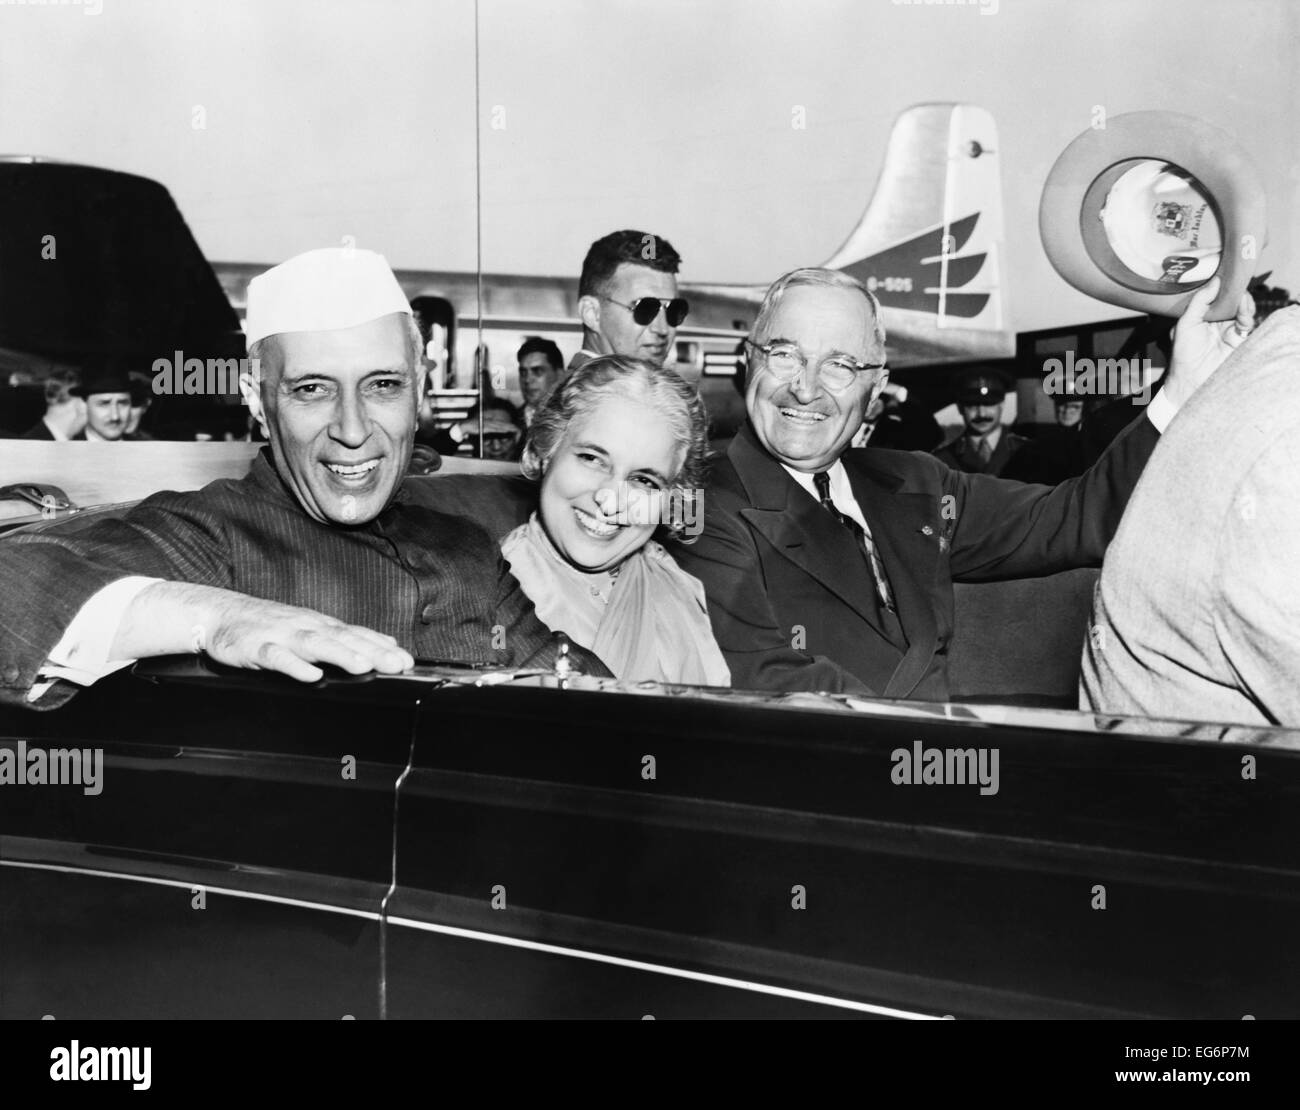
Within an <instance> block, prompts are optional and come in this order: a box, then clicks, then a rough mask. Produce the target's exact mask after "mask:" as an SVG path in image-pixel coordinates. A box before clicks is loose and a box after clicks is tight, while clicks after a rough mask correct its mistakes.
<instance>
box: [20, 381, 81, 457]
mask: <svg viewBox="0 0 1300 1110" xmlns="http://www.w3.org/2000/svg"><path fill="white" fill-rule="evenodd" d="M22 438H23V439H46V440H56V441H64V440H71V439H85V438H86V398H85V397H84V396H82V393H81V375H80V374H79V373H78V372H77V371H76V370H72V369H62V370H55V371H53V372H51V373H50V375H49V376H48V377H47V378H46V379H45V415H44V416H42V417H41V419H40V421H39V422H38V423H37V424H36V425H35V426H34V427H32V428H29V429H28V430H27V431H26V432H24V433H23V437H22Z"/></svg>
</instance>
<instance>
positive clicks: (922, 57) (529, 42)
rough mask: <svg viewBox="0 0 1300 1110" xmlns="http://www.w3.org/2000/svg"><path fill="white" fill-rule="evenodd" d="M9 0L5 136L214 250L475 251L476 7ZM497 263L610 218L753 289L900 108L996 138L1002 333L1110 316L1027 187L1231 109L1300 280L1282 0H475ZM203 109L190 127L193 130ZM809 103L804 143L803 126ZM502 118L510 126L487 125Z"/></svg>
mask: <svg viewBox="0 0 1300 1110" xmlns="http://www.w3.org/2000/svg"><path fill="white" fill-rule="evenodd" d="M102 6H103V11H102V13H101V14H99V15H95V16H88V15H86V14H84V11H83V9H82V8H79V7H74V6H68V7H27V6H16V5H14V4H13V3H12V0H0V152H8V153H31V154H42V155H46V156H49V157H54V158H63V159H68V160H73V161H79V162H87V163H92V164H97V165H103V166H108V167H112V168H115V169H123V170H129V171H132V172H136V173H142V174H145V175H148V176H150V177H155V178H157V179H159V180H160V181H162V182H163V183H164V184H165V185H167V187H168V188H169V189H170V190H171V191H172V194H173V195H174V197H175V198H176V200H177V203H178V204H179V205H180V208H181V211H182V212H183V213H185V215H186V217H187V219H188V220H189V223H190V226H191V227H192V229H193V230H194V233H195V235H196V236H197V238H198V240H199V243H200V245H201V246H202V248H203V249H204V251H205V253H207V255H208V256H209V257H210V258H213V259H223V260H248V261H265V262H276V261H279V260H281V259H283V258H285V257H287V256H289V255H291V254H293V253H296V252H297V251H300V250H305V249H308V248H310V247H315V246H321V245H326V244H330V243H336V242H339V241H340V239H341V237H342V236H345V235H352V236H355V238H356V241H357V244H358V245H359V246H365V247H372V248H374V249H377V250H380V251H382V252H384V253H385V254H387V255H388V257H389V258H390V260H391V261H392V262H393V263H394V264H395V265H398V266H409V267H419V268H426V269H472V268H473V267H474V264H475V234H474V226H475V201H474V194H475V141H474V140H475V134H474V132H475V127H474V123H475V114H474V7H473V3H472V0H422V2H421V0H370V2H367V3H362V2H360V0H314V2H307V0H256V2H254V0H222V2H220V3H218V2H215V0H208V2H197V0H102ZM479 12H480V14H479V22H480V76H481V82H480V84H481V88H480V99H481V119H482V123H483V127H482V128H481V129H480V131H481V141H482V185H483V260H484V268H485V269H488V270H497V271H514V272H521V273H536V274H575V273H576V271H577V268H578V266H579V264H580V262H581V259H582V255H583V253H584V252H585V250H586V247H587V244H588V243H589V242H590V241H591V240H592V239H594V238H596V237H597V236H599V235H601V234H603V233H604V232H606V231H609V230H611V229H613V228H615V227H624V226H630V227H640V228H645V229H647V230H650V231H653V232H656V233H658V234H662V235H665V236H667V237H668V238H669V239H670V240H672V241H673V243H674V244H675V245H676V247H677V248H678V250H679V251H680V252H681V253H682V255H683V256H684V259H685V267H684V271H683V276H684V277H686V278H688V279H692V280H710V281H752V282H764V281H767V280H770V279H771V278H772V277H774V276H776V275H777V274H779V273H780V272H782V271H783V270H786V269H789V268H791V267H793V266H796V265H808V264H816V263H818V262H821V261H823V260H825V258H826V257H827V256H829V255H830V253H831V252H832V251H833V250H835V248H837V247H838V246H839V245H840V243H841V241H842V240H843V239H844V238H845V236H846V235H847V233H848V232H849V231H850V230H851V228H852V227H853V226H854V225H855V224H856V222H857V219H858V217H859V215H860V214H861V211H862V209H863V207H864V206H865V204H866V201H867V199H868V197H869V195H870V193H871V190H872V187H873V185H874V182H875V178H876V174H877V173H878V171H879V168H880V161H881V158H882V156H883V153H884V145H885V140H886V138H887V136H888V133H889V128H890V125H891V123H892V121H893V119H894V117H895V116H896V115H897V114H898V112H899V111H901V110H902V109H903V108H905V107H907V106H908V105H910V104H914V103H918V102H921V101H934V100H959V101H967V102H970V103H974V104H978V105H981V106H983V107H985V108H987V109H989V110H990V111H991V112H992V113H993V115H994V117H995V118H996V120H997V121H998V125H999V128H1000V133H1001V134H1000V146H1001V159H1002V173H1003V190H1004V196H1005V203H1006V221H1007V249H1008V255H1007V258H1008V265H1007V276H1008V303H1009V306H1010V311H1011V318H1012V322H1013V324H1014V326H1015V327H1016V328H1017V329H1019V330H1024V329H1029V328H1038V327H1046V326H1050V325H1054V324H1060V323H1068V322H1072V321H1076V320H1081V319H1092V318H1101V317H1105V316H1113V315H1123V314H1126V313H1124V312H1122V311H1121V310H1117V309H1113V308H1110V307H1108V306H1105V305H1101V304H1099V303H1097V302H1095V301H1091V300H1089V299H1088V298H1086V297H1084V296H1082V295H1081V294H1078V293H1075V292H1074V291H1073V290H1071V289H1070V288H1069V287H1068V286H1066V285H1065V284H1064V283H1063V282H1062V281H1061V280H1060V279H1059V278H1057V277H1056V275H1055V273H1054V271H1052V269H1051V267H1050V265H1049V264H1048V262H1047V259H1046V257H1045V256H1044V255H1043V252H1042V248H1041V246H1040V245H1039V241H1038V232H1037V208H1038V197H1039V192H1040V190H1041V187H1042V182H1043V180H1044V178H1045V177H1046V175H1047V172H1048V170H1049V169H1050V167H1051V164H1052V162H1053V161H1054V160H1055V158H1056V156H1057V155H1058V154H1059V153H1060V151H1061V150H1062V149H1063V148H1064V146H1065V145H1066V144H1067V143H1068V142H1069V141H1070V139H1072V138H1073V137H1074V136H1075V135H1077V134H1078V133H1080V132H1081V131H1082V130H1084V129H1085V128H1086V127H1087V126H1088V125H1089V122H1090V120H1091V118H1092V111H1093V106H1094V105H1098V104H1100V105H1102V106H1104V107H1105V109H1106V111H1107V112H1108V113H1109V114H1111V115H1114V114H1116V113H1119V112H1124V111H1132V110H1136V109H1141V108H1163V109H1174V110H1179V111H1184V112H1188V113H1191V114H1193V115H1197V116H1201V117H1202V118H1204V119H1206V120H1208V121H1210V122H1212V123H1215V124H1217V125H1219V126H1221V127H1224V128H1226V129H1228V130H1230V131H1231V132H1233V133H1234V134H1235V135H1237V136H1238V138H1239V140H1240V141H1241V142H1242V143H1243V144H1244V145H1245V146H1246V147H1247V148H1248V149H1249V150H1250V151H1251V153H1252V154H1253V155H1254V156H1255V158H1256V160H1257V161H1258V163H1259V165H1260V168H1261V170H1262V171H1263V174H1264V178H1265V182H1266V185H1267V188H1268V193H1269V197H1268V199H1269V207H1270V243H1269V246H1268V248H1267V249H1266V251H1265V252H1264V255H1263V258H1262V260H1261V268H1262V269H1269V268H1272V269H1273V270H1274V271H1275V278H1274V280H1275V281H1277V282H1279V283H1281V284H1283V285H1286V286H1288V287H1289V288H1291V290H1292V292H1293V294H1294V293H1297V292H1300V262H1297V260H1296V258H1295V254H1296V251H1297V249H1298V248H1300V234H1298V233H1297V228H1296V220H1295V217H1294V213H1295V212H1297V211H1298V210H1300V158H1298V157H1297V155H1298V153H1300V150H1298V149H1297V148H1298V146H1300V143H1298V142H1297V139H1298V138H1300V123H1298V122H1297V120H1298V119H1300V91H1298V80H1300V79H1298V78H1297V71H1298V70H1300V41H1298V40H1300V4H1295V3H1292V2H1289V0H1095V2H1083V0H1000V3H999V10H998V12H997V14H995V15H983V14H981V10H980V8H979V7H978V6H954V5H949V6H941V7H940V6H906V5H900V4H895V3H893V2H892V0H800V2H799V3H782V2H776V0H746V2H741V0H537V2H525V0H480V9H479ZM196 105H201V106H202V107H203V109H204V111H205V113H206V128H205V129H203V130H195V129H194V128H193V126H192V121H193V118H194V115H193V112H194V107H195V106H196ZM795 105H802V106H803V107H804V108H805V111H806V119H807V126H806V128H805V129H804V130H795V129H793V128H792V127H791V113H792V108H793V107H794V106H795ZM497 106H500V108H501V109H504V121H505V127H504V129H500V130H497V129H492V128H491V127H490V126H489V123H490V120H491V113H492V111H493V109H494V108H495V107H497Z"/></svg>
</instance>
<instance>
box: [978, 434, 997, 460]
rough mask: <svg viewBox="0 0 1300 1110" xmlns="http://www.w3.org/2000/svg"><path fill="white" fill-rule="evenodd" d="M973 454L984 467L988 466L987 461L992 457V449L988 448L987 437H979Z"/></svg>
mask: <svg viewBox="0 0 1300 1110" xmlns="http://www.w3.org/2000/svg"><path fill="white" fill-rule="evenodd" d="M975 453H976V454H977V455H979V459H980V462H981V463H982V464H983V465H984V466H988V464H989V459H991V458H992V457H993V448H992V447H990V446H989V437H988V436H980V442H979V446H978V447H977V448H976V449H975Z"/></svg>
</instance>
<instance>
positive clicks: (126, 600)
mask: <svg viewBox="0 0 1300 1110" xmlns="http://www.w3.org/2000/svg"><path fill="white" fill-rule="evenodd" d="M161 581H162V579H161V578H143V577H140V576H131V577H128V578H119V579H118V580H117V581H116V582H110V583H109V584H108V585H107V586H105V587H104V588H103V589H102V590H100V591H99V592H98V593H96V594H95V595H94V596H93V597H91V598H90V600H88V601H87V602H86V604H85V605H83V606H82V607H81V609H80V610H79V611H78V612H77V615H76V616H75V617H73V618H72V622H71V623H70V624H69V625H68V627H67V628H66V629H65V630H64V632H63V638H62V639H61V640H59V642H58V643H57V644H55V645H54V648H53V649H52V650H51V651H50V654H49V658H47V659H46V660H45V663H44V665H43V666H42V667H41V669H40V673H39V674H38V675H37V682H36V683H35V684H34V685H33V686H32V689H31V692H30V693H29V694H28V695H27V700H28V701H36V700H37V699H38V698H40V696H41V695H42V694H44V693H45V691H46V690H48V689H49V688H50V686H52V685H53V683H54V680H55V679H57V678H62V679H65V680H66V681H68V682H75V683H76V684H77V685H78V686H89V685H91V684H92V683H94V682H98V681H99V680H100V679H101V678H103V677H104V676H105V675H110V674H112V673H113V672H114V671H117V670H121V669H122V668H123V667H125V666H127V665H128V664H130V663H134V662H135V660H134V659H112V660H110V659H109V657H108V653H109V652H110V651H111V650H112V648H113V641H114V639H116V638H117V630H118V629H119V628H120V627H121V625H122V618H123V617H125V616H126V611H127V609H129V608H130V606H131V603H132V602H133V601H135V599H136V597H137V596H139V594H140V592H141V591H142V590H144V589H146V588H147V587H149V586H152V585H153V584H154V583H155V582H161Z"/></svg>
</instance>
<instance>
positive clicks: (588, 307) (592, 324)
mask: <svg viewBox="0 0 1300 1110" xmlns="http://www.w3.org/2000/svg"><path fill="white" fill-rule="evenodd" d="M578 315H579V316H580V317H581V318H582V326H583V327H584V328H586V329H587V330H588V331H589V332H592V333H594V334H596V335H599V334H600V298H599V297H594V296H592V295H591V294H590V293H588V294H587V295H586V296H585V297H579V298H578Z"/></svg>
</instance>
